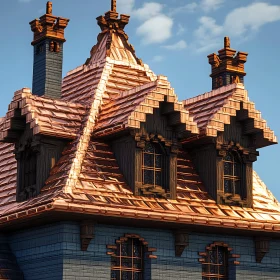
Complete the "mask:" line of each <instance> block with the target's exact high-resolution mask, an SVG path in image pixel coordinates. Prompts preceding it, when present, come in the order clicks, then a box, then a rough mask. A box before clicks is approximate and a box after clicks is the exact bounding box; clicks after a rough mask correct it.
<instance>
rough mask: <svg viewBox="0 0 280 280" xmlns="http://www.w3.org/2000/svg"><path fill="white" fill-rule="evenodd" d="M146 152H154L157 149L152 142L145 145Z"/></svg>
mask: <svg viewBox="0 0 280 280" xmlns="http://www.w3.org/2000/svg"><path fill="white" fill-rule="evenodd" d="M145 152H148V153H154V152H155V149H154V146H153V144H152V143H150V142H148V143H147V144H146V146H145Z"/></svg>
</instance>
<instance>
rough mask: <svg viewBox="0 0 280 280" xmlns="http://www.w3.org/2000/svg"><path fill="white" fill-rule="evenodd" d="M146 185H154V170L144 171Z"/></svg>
mask: <svg viewBox="0 0 280 280" xmlns="http://www.w3.org/2000/svg"><path fill="white" fill-rule="evenodd" d="M144 185H154V171H153V170H144Z"/></svg>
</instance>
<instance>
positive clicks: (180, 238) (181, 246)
mask: <svg viewBox="0 0 280 280" xmlns="http://www.w3.org/2000/svg"><path fill="white" fill-rule="evenodd" d="M173 234H174V242H175V256H176V257H181V256H182V254H183V252H184V250H185V248H186V247H188V246H189V233H188V232H187V231H186V230H175V231H174V232H173Z"/></svg>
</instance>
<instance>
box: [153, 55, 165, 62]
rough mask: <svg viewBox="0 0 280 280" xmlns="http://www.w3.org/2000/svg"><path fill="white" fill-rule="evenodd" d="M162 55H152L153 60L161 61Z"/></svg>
mask: <svg viewBox="0 0 280 280" xmlns="http://www.w3.org/2000/svg"><path fill="white" fill-rule="evenodd" d="M163 59H164V57H163V56H161V55H156V56H154V57H153V62H161V61H163Z"/></svg>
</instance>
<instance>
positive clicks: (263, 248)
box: [255, 237, 270, 263]
mask: <svg viewBox="0 0 280 280" xmlns="http://www.w3.org/2000/svg"><path fill="white" fill-rule="evenodd" d="M269 241H270V238H268V237H256V238H255V253H256V262H257V263H261V262H262V259H263V258H264V256H265V255H266V253H268V252H269V243H270V242H269Z"/></svg>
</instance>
